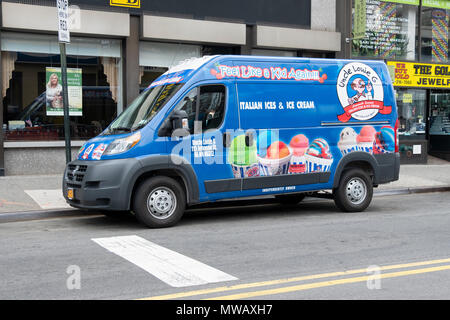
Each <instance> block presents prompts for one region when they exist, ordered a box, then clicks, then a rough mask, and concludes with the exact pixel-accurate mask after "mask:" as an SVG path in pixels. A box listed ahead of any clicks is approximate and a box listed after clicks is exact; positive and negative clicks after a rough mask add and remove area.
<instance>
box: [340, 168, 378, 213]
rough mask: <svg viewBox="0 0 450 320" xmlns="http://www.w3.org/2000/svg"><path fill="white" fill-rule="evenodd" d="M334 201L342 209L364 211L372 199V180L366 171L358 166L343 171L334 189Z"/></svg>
mask: <svg viewBox="0 0 450 320" xmlns="http://www.w3.org/2000/svg"><path fill="white" fill-rule="evenodd" d="M333 196H334V202H335V204H336V206H337V207H338V208H339V209H341V210H342V211H346V212H358V211H364V210H365V209H366V208H367V207H368V206H369V204H370V202H371V201H372V196H373V186H372V181H371V179H370V177H369V175H368V174H367V172H366V171H364V170H362V169H358V168H354V169H350V170H347V171H345V172H344V173H343V175H342V177H341V180H340V181H339V186H338V187H337V188H336V189H334V190H333Z"/></svg>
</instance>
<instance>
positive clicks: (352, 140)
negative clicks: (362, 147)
mask: <svg viewBox="0 0 450 320" xmlns="http://www.w3.org/2000/svg"><path fill="white" fill-rule="evenodd" d="M356 138H357V134H356V132H355V130H354V129H353V128H350V127H347V128H344V129H343V130H342V131H341V134H340V135H339V142H338V148H339V150H341V153H342V155H345V154H347V153H349V152H352V151H356V150H357V147H358V145H357V142H356Z"/></svg>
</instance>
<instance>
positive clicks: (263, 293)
mask: <svg viewBox="0 0 450 320" xmlns="http://www.w3.org/2000/svg"><path fill="white" fill-rule="evenodd" d="M443 270H450V265H445V266H440V267H431V268H423V269H413V270H408V271H400V272H391V273H385V274H380V275H379V277H380V279H385V278H396V277H404V276H408V275H415V274H422V273H430V272H436V271H443ZM371 277H373V276H372V275H369V276H362V277H354V278H346V279H338V280H330V281H322V282H314V283H308V284H301V285H297V286H290V287H283V288H277V289H268V290H261V291H253V292H245V293H239V294H233V295H228V296H221V297H214V298H208V299H205V300H237V299H246V298H254V297H260V296H267V295H275V294H281V293H288V292H294V291H303V290H308V289H315V288H322V287H330V286H335V285H341V284H349V283H356V282H366V281H367V280H368V279H370V278H371Z"/></svg>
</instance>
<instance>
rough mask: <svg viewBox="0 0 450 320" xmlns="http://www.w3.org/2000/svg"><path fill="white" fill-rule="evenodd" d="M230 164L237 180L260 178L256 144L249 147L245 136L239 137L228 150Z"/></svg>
mask: <svg viewBox="0 0 450 320" xmlns="http://www.w3.org/2000/svg"><path fill="white" fill-rule="evenodd" d="M228 162H229V163H230V164H231V169H232V170H233V175H234V177H235V178H247V177H255V176H259V168H258V161H257V159H256V143H255V142H253V143H251V146H247V145H246V143H245V135H243V134H242V135H239V136H237V137H235V138H234V139H233V141H231V145H230V149H229V150H228Z"/></svg>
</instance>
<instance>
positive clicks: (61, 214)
mask: <svg viewBox="0 0 450 320" xmlns="http://www.w3.org/2000/svg"><path fill="white" fill-rule="evenodd" d="M449 191H450V186H440V187H418V188H402V189H390V190H382V191H374V196H376V197H382V196H394V195H403V194H415V193H433V192H449ZM312 199H315V198H312ZM258 200H259V201H258V202H256V201H255V200H249V199H248V198H247V199H244V200H234V201H233V200H228V201H217V202H212V203H205V204H199V205H195V206H193V207H192V209H194V210H195V209H207V208H214V207H233V206H245V205H264V204H271V203H274V199H273V198H262V199H261V198H259V199H258ZM313 201H314V200H313ZM101 215H103V214H101V213H99V212H97V211H88V210H80V209H73V208H63V209H51V210H36V211H17V212H5V213H0V223H7V222H20V221H31V220H39V219H52V218H70V217H77V216H78V217H90V216H92V217H94V216H101Z"/></svg>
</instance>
